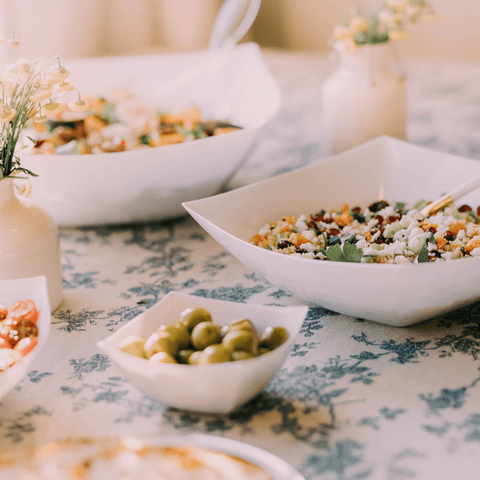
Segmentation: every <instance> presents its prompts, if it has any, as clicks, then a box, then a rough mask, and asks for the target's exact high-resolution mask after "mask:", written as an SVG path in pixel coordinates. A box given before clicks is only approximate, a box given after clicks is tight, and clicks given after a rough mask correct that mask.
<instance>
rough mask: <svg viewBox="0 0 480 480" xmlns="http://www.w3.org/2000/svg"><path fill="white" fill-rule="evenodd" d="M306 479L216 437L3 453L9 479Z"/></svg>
mask: <svg viewBox="0 0 480 480" xmlns="http://www.w3.org/2000/svg"><path fill="white" fill-rule="evenodd" d="M45 472H48V478H52V475H54V476H55V478H62V479H65V480H67V479H70V478H72V479H73V478H82V479H84V480H100V479H101V480H104V479H106V478H115V479H116V478H118V479H119V478H122V479H124V480H136V479H138V478H165V479H166V478H169V479H170V478H172V479H173V478H175V479H182V480H199V479H211V480H233V479H235V480H247V479H248V480H305V479H304V477H303V476H302V475H301V474H300V473H299V472H298V471H297V470H296V469H295V468H293V467H292V466H291V465H290V464H288V463H287V462H285V461H284V460H282V459H281V458H279V457H277V456H275V455H273V454H272V453H270V452H267V451H265V450H263V449H261V448H258V447H254V446H252V445H249V444H247V443H243V442H238V441H235V440H231V439H228V438H223V437H216V436H212V435H200V434H191V435H164V436H158V437H156V438H150V439H140V438H132V437H124V438H83V439H71V440H65V441H59V442H55V443H49V444H46V445H42V446H39V447H36V448H30V449H22V448H18V447H17V448H15V447H13V448H11V449H7V450H4V451H2V452H0V474H1V477H2V479H4V480H20V479H23V478H27V477H28V478H38V479H39V480H40V479H43V478H47V477H44V474H45Z"/></svg>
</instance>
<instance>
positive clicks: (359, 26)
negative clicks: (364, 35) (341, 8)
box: [350, 17, 370, 33]
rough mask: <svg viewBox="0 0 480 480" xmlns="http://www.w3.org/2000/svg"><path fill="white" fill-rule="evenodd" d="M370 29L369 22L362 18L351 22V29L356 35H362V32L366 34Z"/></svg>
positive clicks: (355, 18)
mask: <svg viewBox="0 0 480 480" xmlns="http://www.w3.org/2000/svg"><path fill="white" fill-rule="evenodd" d="M369 27H370V24H369V23H368V20H365V19H364V18H362V17H353V18H352V19H351V20H350V28H351V29H352V30H353V31H354V32H355V33H361V32H366V31H367V30H368V29H369Z"/></svg>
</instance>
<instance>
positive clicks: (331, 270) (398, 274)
mask: <svg viewBox="0 0 480 480" xmlns="http://www.w3.org/2000/svg"><path fill="white" fill-rule="evenodd" d="M478 175H480V162H478V161H477V160H471V159H468V158H462V157H458V156H455V155H451V154H447V153H441V152H436V151H432V150H429V149H426V148H423V147H419V146H415V145H412V144H409V143H407V142H403V141H400V140H397V139H393V138H390V137H386V136H383V137H379V138H377V139H375V140H372V141H370V142H367V143H365V144H363V145H361V146H359V147H356V148H354V149H352V150H349V151H347V152H343V153H341V154H339V155H336V156H334V157H331V158H328V159H324V160H321V161H318V162H316V163H314V164H312V165H309V166H307V167H304V168H301V169H298V170H295V171H293V172H289V173H286V174H283V175H279V176H277V177H273V178H270V179H267V180H263V181H261V182H257V183H255V184H252V185H248V186H246V187H242V188H239V189H237V190H234V191H231V192H227V193H224V194H221V195H217V196H214V197H209V198H205V199H201V200H196V201H192V202H186V203H184V204H183V205H184V207H185V208H186V210H187V211H188V212H189V213H190V214H191V215H192V217H193V218H194V219H195V220H196V221H197V222H198V223H199V224H200V225H201V226H202V227H203V228H204V229H205V230H206V231H207V232H208V233H209V234H210V235H211V236H212V237H213V238H214V239H215V240H217V241H218V242H219V243H220V244H221V245H223V246H224V247H225V248H226V249H227V250H228V251H230V252H231V253H232V254H233V255H234V256H235V257H236V258H237V259H238V260H240V261H241V262H242V263H244V264H245V265H246V266H247V267H249V268H251V269H252V270H253V271H254V272H255V273H257V274H258V275H260V276H262V277H263V278H265V279H266V280H267V281H268V282H270V283H271V284H272V285H275V286H277V287H279V288H281V289H283V290H285V291H286V292H289V293H291V294H292V295H294V296H295V297H298V298H301V299H302V300H304V301H305V302H309V303H311V304H314V305H318V306H322V307H325V308H328V309H330V310H334V311H336V312H340V313H344V314H347V315H352V316H355V317H359V318H362V319H367V320H373V321H376V322H379V323H384V324H387V325H393V326H407V325H411V324H414V323H417V322H420V321H422V320H426V319H429V318H432V317H435V316H437V315H440V314H442V313H444V312H447V311H449V310H453V309H455V308H458V307H461V306H463V305H466V304H468V303H471V302H474V301H476V300H479V299H480V284H479V282H478V271H479V268H480V258H479V257H472V258H466V259H458V260H452V261H446V262H433V263H430V262H426V263H420V264H408V265H407V264H403V265H400V264H371V263H347V262H337V261H335V262H334V261H329V262H327V261H312V260H310V259H305V258H301V257H298V256H291V255H282V254H279V253H277V252H273V251H269V250H267V249H265V248H259V247H257V246H255V245H253V244H252V243H250V239H251V238H252V236H253V235H255V234H256V233H257V232H258V231H259V230H260V229H262V228H263V227H264V225H265V224H266V223H268V222H272V221H276V220H278V219H281V218H283V217H285V216H286V215H291V216H294V217H298V216H300V215H301V214H305V215H309V214H315V213H316V212H318V211H320V209H325V210H326V211H329V210H330V209H333V210H338V209H339V208H340V207H341V206H342V205H344V204H348V205H361V206H367V205H370V204H371V203H372V202H375V201H377V200H386V201H387V202H389V203H390V204H393V205H395V203H396V202H405V203H408V204H411V205H414V204H415V203H417V202H418V201H420V200H422V199H425V200H427V201H428V200H435V199H437V198H439V197H440V196H441V195H443V194H444V193H445V192H447V191H449V190H451V189H453V188H455V187H457V186H459V185H462V184H463V183H464V182H466V181H467V180H469V179H471V178H472V177H474V176H478ZM459 202H461V203H458V205H461V204H462V203H467V204H471V205H472V206H473V207H474V208H477V206H478V205H480V190H478V189H477V191H473V192H471V193H469V194H468V195H465V196H464V197H463V198H462V199H459ZM232 212H233V213H232Z"/></svg>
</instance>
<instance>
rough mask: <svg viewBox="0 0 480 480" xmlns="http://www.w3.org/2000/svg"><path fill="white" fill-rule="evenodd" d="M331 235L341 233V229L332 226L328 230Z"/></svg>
mask: <svg viewBox="0 0 480 480" xmlns="http://www.w3.org/2000/svg"><path fill="white" fill-rule="evenodd" d="M328 233H329V234H330V235H339V234H340V230H337V229H336V228H331V229H330V230H329V232H328Z"/></svg>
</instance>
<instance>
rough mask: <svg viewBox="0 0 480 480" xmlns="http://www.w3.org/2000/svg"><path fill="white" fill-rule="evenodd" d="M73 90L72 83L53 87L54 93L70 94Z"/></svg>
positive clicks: (63, 83)
mask: <svg viewBox="0 0 480 480" xmlns="http://www.w3.org/2000/svg"><path fill="white" fill-rule="evenodd" d="M74 88H75V87H74V86H73V83H70V82H62V83H59V84H58V85H56V86H55V91H57V92H59V93H66V92H71V91H72V90H73V89H74Z"/></svg>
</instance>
